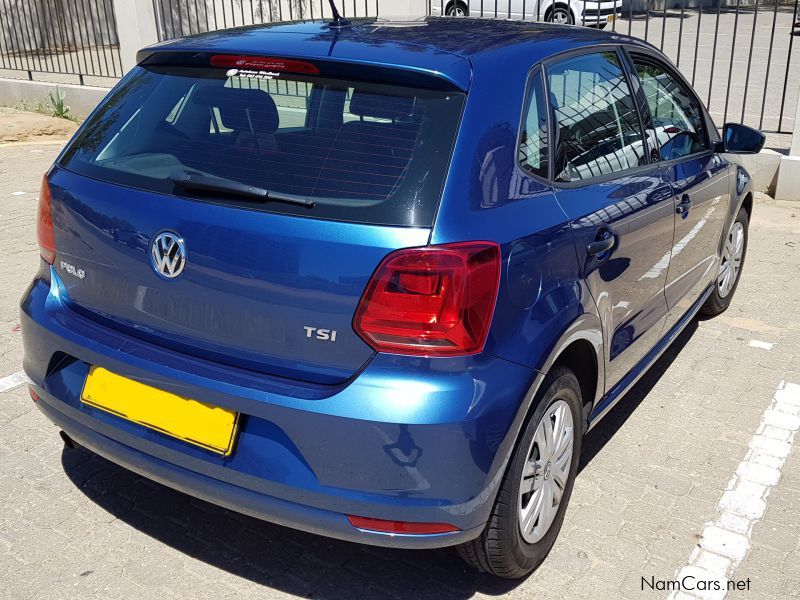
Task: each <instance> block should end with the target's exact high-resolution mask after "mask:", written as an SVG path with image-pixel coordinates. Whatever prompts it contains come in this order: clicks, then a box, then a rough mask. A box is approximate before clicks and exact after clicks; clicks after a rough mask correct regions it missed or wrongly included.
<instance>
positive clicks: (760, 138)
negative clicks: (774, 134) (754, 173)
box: [722, 123, 766, 154]
mask: <svg viewBox="0 0 800 600" xmlns="http://www.w3.org/2000/svg"><path fill="white" fill-rule="evenodd" d="M765 140H766V137H764V134H763V133H761V132H760V131H759V130H758V129H753V128H752V127H747V126H746V125H739V124H738V123H725V126H724V127H723V128H722V147H723V149H724V151H725V152H733V153H735V154H758V153H759V152H761V148H763V147H764V141H765Z"/></svg>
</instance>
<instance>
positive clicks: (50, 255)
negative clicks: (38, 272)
mask: <svg viewBox="0 0 800 600" xmlns="http://www.w3.org/2000/svg"><path fill="white" fill-rule="evenodd" d="M36 237H37V241H38V243H39V254H41V256H42V258H43V259H44V260H45V261H47V262H48V263H50V264H51V265H52V264H53V260H55V257H56V241H55V234H54V232H53V206H52V200H51V199H50V184H48V183H47V176H46V175H45V176H44V177H42V187H41V188H40V190H39V215H38V217H37V219H36Z"/></svg>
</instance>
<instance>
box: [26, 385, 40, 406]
mask: <svg viewBox="0 0 800 600" xmlns="http://www.w3.org/2000/svg"><path fill="white" fill-rule="evenodd" d="M28 394H30V396H31V400H33V401H34V402H38V401H39V394H37V393H36V390H34V389H33V386H32V385H28Z"/></svg>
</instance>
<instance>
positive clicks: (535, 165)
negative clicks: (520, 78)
mask: <svg viewBox="0 0 800 600" xmlns="http://www.w3.org/2000/svg"><path fill="white" fill-rule="evenodd" d="M547 157H548V148H547V104H546V103H545V101H544V88H543V85H542V75H541V73H540V72H539V71H537V72H536V73H535V74H534V75H533V76H532V78H531V83H530V86H529V89H528V97H527V98H526V100H525V118H524V119H523V121H522V131H521V133H520V138H519V156H518V160H519V164H520V166H521V167H522V168H523V169H525V170H527V171H530V172H531V173H535V174H536V175H539V176H540V177H547V175H548V173H547V166H548V158H547Z"/></svg>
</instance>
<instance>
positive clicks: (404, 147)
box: [61, 66, 465, 227]
mask: <svg viewBox="0 0 800 600" xmlns="http://www.w3.org/2000/svg"><path fill="white" fill-rule="evenodd" d="M464 98H465V96H464V94H460V93H450V92H441V91H436V90H429V89H422V88H412V87H408V86H405V85H392V84H389V83H385V82H384V83H371V82H366V81H361V80H350V79H345V78H338V77H322V76H316V75H304V74H292V73H281V74H280V75H279V76H275V77H274V78H272V79H269V78H255V77H245V76H242V75H239V74H238V73H232V72H229V71H225V70H222V69H218V68H207V67H190V66H152V67H137V68H135V69H134V70H133V71H132V73H131V74H130V75H129V76H127V77H126V78H125V80H124V81H123V82H122V84H121V85H120V86H118V87H117V88H115V90H114V92H113V93H112V94H111V96H110V97H109V100H108V101H107V102H105V103H104V104H103V106H102V107H101V109H100V110H99V111H98V112H97V113H96V114H95V115H94V116H93V117H92V118H91V119H89V121H88V122H87V123H86V124H85V125H84V126H83V127H82V129H81V133H80V134H79V135H78V136H77V137H76V138H75V140H73V142H72V143H71V144H70V145H69V147H68V148H67V150H66V152H65V153H64V155H63V157H62V159H61V165H62V166H64V167H65V168H67V169H70V170H72V171H73V172H76V173H79V174H82V175H86V176H88V177H92V178H95V179H99V180H102V181H108V182H110V183H117V184H120V185H124V186H128V187H133V188H137V189H143V190H148V191H153V192H159V193H163V194H177V195H182V196H185V197H192V198H193V199H196V200H198V201H213V202H215V203H228V204H236V205H237V206H238V205H242V204H244V203H245V202H247V201H241V199H239V198H236V197H229V196H230V195H219V194H210V193H208V194H203V193H191V192H187V191H186V190H182V189H179V188H176V185H175V180H176V178H178V179H179V178H180V177H183V176H185V175H186V174H197V175H201V176H204V177H206V178H212V179H221V180H226V181H228V180H231V181H234V182H236V183H243V184H245V185H249V186H255V187H259V188H264V189H266V190H269V191H271V192H277V193H281V194H293V195H299V196H302V197H306V198H310V199H312V200H313V202H314V207H313V209H308V207H306V206H302V205H298V204H291V203H287V202H265V203H253V202H247V203H246V206H247V207H248V208H249V209H252V210H263V211H268V212H278V213H282V214H291V215H301V216H308V217H315V218H322V219H331V220H339V221H350V222H358V223H376V224H386V225H407V226H415V227H420V226H425V227H429V226H430V225H431V223H432V222H433V218H434V215H435V212H436V209H437V206H438V202H439V197H440V195H441V190H442V186H443V183H444V178H445V175H446V173H447V169H448V164H449V158H450V154H451V152H452V148H453V144H454V141H455V136H456V133H457V129H458V122H459V119H460V116H461V107H462V106H463V102H464Z"/></svg>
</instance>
